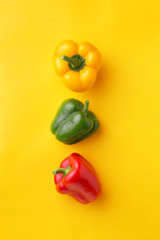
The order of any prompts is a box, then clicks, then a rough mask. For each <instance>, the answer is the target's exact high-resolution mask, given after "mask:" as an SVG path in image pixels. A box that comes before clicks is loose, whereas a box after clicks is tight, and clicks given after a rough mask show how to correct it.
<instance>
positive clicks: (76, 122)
mask: <svg viewBox="0 0 160 240" xmlns="http://www.w3.org/2000/svg"><path fill="white" fill-rule="evenodd" d="M88 105H89V102H88V101H86V102H85V106H84V105H83V103H81V102H80V101H78V100H76V99H73V98H72V99H67V100H65V101H64V102H63V103H62V104H61V106H60V108H59V109H58V112H57V114H56V116H55V118H54V120H53V122H52V124H51V132H52V133H53V134H55V137H56V138H57V140H59V141H60V142H63V143H64V144H75V143H77V142H80V141H82V140H83V139H85V138H87V137H89V136H90V135H92V134H93V133H94V132H95V131H96V130H97V129H98V127H99V121H98V120H97V118H96V116H95V115H94V114H93V113H92V112H91V111H88Z"/></svg>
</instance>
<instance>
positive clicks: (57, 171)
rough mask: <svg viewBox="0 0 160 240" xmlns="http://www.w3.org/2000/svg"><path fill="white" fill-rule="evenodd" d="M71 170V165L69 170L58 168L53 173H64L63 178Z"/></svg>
mask: <svg viewBox="0 0 160 240" xmlns="http://www.w3.org/2000/svg"><path fill="white" fill-rule="evenodd" d="M70 170H71V166H70V165H69V166H68V167H67V168H57V169H55V170H54V171H53V174H54V175H56V174H58V173H63V177H64V176H66V175H67V174H68V173H69V172H70Z"/></svg>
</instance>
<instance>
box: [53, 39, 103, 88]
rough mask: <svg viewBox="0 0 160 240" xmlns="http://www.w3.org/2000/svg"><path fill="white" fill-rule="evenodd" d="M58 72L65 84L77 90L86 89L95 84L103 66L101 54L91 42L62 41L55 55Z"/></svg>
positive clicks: (54, 61) (54, 62)
mask: <svg viewBox="0 0 160 240" xmlns="http://www.w3.org/2000/svg"><path fill="white" fill-rule="evenodd" d="M53 65H54V69H55V71H56V73H57V74H58V75H60V76H62V78H63V81H64V84H65V85H66V86H67V87H68V88H70V89H71V90H73V91H75V92H82V91H86V90H88V89H89V88H91V87H92V86H93V84H94V83H95V80H96V76H97V72H98V71H99V69H100V66H101V54H100V52H99V51H98V49H97V48H96V47H95V46H93V45H92V44H91V43H89V42H80V43H76V42H74V41H72V40H64V41H62V42H61V43H60V44H59V45H58V46H57V48H56V50H55V53H54V56H53Z"/></svg>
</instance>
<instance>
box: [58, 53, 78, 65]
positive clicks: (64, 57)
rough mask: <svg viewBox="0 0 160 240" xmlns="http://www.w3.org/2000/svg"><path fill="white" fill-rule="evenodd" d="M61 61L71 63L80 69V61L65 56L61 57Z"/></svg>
mask: <svg viewBox="0 0 160 240" xmlns="http://www.w3.org/2000/svg"><path fill="white" fill-rule="evenodd" d="M61 59H62V60H65V61H66V62H68V63H71V64H72V65H73V66H74V67H79V66H80V65H81V61H80V60H79V59H73V58H70V57H67V56H65V55H63V56H61Z"/></svg>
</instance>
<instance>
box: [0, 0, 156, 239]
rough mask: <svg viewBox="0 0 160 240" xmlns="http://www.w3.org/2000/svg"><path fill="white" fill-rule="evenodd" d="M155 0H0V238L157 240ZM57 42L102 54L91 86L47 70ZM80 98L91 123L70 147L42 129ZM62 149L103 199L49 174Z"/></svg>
mask: <svg viewBox="0 0 160 240" xmlns="http://www.w3.org/2000/svg"><path fill="white" fill-rule="evenodd" d="M159 12H160V3H159V0H157V1H155V0H152V1H143V0H140V1H139V0H134V1H128V0H121V1H118V0H112V1H109V0H103V1H93V0H85V1H84V0H81V1H74V0H66V1H65V0H59V1H58V0H45V1H44V0H43V1H42V0H39V1H36V0H24V1H20V0H14V1H13V0H10V1H9V0H5V1H2V0H1V3H0V228H1V230H0V239H2V240H6V239H7V240H12V239H18V240H19V239H28V240H31V239H37V240H41V239H43V240H51V239H67V240H81V239H83V240H96V239H109V240H113V239H114V240H121V239H122V240H159V239H160V227H159V225H160V146H159V145H160V14H159ZM64 39H73V40H75V41H77V42H79V41H84V40H87V41H89V42H91V43H93V44H95V45H96V46H97V47H98V48H99V50H100V51H101V53H102V58H103V65H102V68H101V70H100V72H99V74H98V78H97V81H96V84H95V85H94V87H93V88H92V89H91V90H89V91H87V92H83V93H74V92H72V91H70V90H69V89H67V88H66V87H65V86H64V85H63V83H62V81H61V78H60V77H59V76H57V75H56V74H55V72H54V70H53V66H52V55H53V53H54V50H55V47H56V46H57V44H58V43H59V42H60V41H62V40H64ZM70 97H74V98H77V99H79V100H81V101H83V102H84V101H85V100H86V99H88V100H89V101H90V109H91V110H93V111H94V112H95V114H96V115H97V116H98V118H99V120H100V122H101V127H100V129H99V130H98V131H97V133H95V134H94V135H93V136H92V137H90V138H88V139H87V140H85V141H83V142H81V143H78V144H76V145H73V146H66V145H63V144H62V143H60V142H58V141H56V139H55V138H54V136H53V135H52V134H51V133H50V123H51V121H52V119H53V117H54V115H55V113H56V111H57V108H58V107H59V105H60V104H61V102H62V101H63V100H64V99H66V98H70ZM72 152H78V153H81V154H82V155H83V156H84V157H85V158H86V159H87V160H88V161H90V163H91V164H92V165H93V166H94V167H95V169H96V170H97V173H98V174H99V177H100V179H101V181H102V184H103V194H102V196H101V197H100V198H99V199H98V200H97V201H96V202H94V203H92V204H89V205H81V204H79V203H78V202H76V201H75V200H73V199H71V198H69V197H68V196H63V195H60V194H58V193H57V192H56V190H55V186H54V183H53V175H52V170H54V169H55V168H57V167H58V166H59V164H60V162H61V161H62V160H63V159H64V158H65V157H66V156H68V155H70V154H71V153H72Z"/></svg>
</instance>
